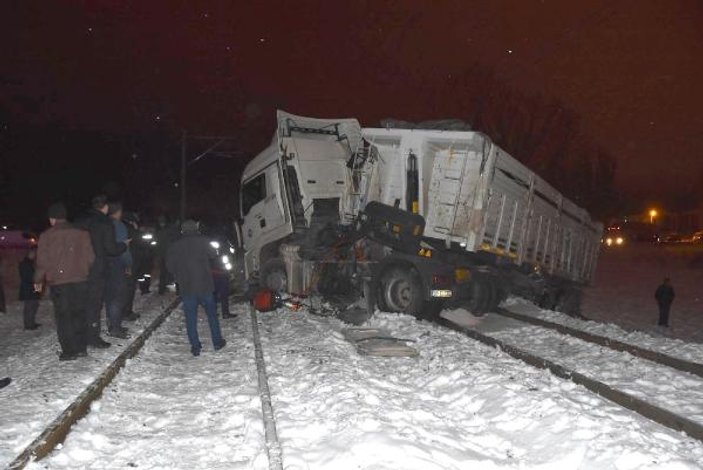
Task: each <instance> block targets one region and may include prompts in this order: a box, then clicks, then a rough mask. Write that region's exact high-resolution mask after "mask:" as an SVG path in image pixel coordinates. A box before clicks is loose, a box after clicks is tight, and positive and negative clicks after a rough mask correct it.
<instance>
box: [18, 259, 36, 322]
mask: <svg viewBox="0 0 703 470" xmlns="http://www.w3.org/2000/svg"><path fill="white" fill-rule="evenodd" d="M36 258H37V249H36V248H31V249H30V250H29V251H28V252H27V256H25V257H24V259H23V260H22V261H20V264H19V266H18V270H19V274H20V300H21V301H22V302H24V312H23V313H24V329H25V330H36V329H37V328H39V327H40V326H41V324H39V323H37V322H36V318H37V310H38V309H39V293H38V292H36V291H35V290H34V270H35V269H34V262H35V260H36Z"/></svg>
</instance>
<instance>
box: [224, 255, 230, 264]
mask: <svg viewBox="0 0 703 470" xmlns="http://www.w3.org/2000/svg"><path fill="white" fill-rule="evenodd" d="M222 263H223V264H229V256H227V255H224V256H223V257H222Z"/></svg>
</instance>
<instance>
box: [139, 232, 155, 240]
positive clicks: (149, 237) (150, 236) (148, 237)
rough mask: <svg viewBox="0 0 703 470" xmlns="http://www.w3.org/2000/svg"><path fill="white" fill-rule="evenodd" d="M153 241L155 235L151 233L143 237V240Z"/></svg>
mask: <svg viewBox="0 0 703 470" xmlns="http://www.w3.org/2000/svg"><path fill="white" fill-rule="evenodd" d="M153 239H154V235H152V234H150V233H145V234H143V235H142V240H153Z"/></svg>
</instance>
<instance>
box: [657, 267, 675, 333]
mask: <svg viewBox="0 0 703 470" xmlns="http://www.w3.org/2000/svg"><path fill="white" fill-rule="evenodd" d="M674 296H675V294H674V288H673V287H671V280H670V279H669V278H668V277H667V278H666V279H664V282H662V284H661V285H660V286H659V287H657V290H656V292H655V293H654V298H655V299H657V304H658V305H659V326H666V327H668V326H669V310H670V309H671V303H672V302H673V301H674Z"/></svg>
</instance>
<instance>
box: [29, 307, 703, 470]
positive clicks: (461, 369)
mask: <svg viewBox="0 0 703 470" xmlns="http://www.w3.org/2000/svg"><path fill="white" fill-rule="evenodd" d="M234 310H235V311H236V312H238V313H239V314H240V315H239V317H238V318H237V319H235V320H232V321H227V322H223V325H224V332H225V335H226V337H227V338H228V340H229V341H230V344H228V346H227V347H226V348H225V349H224V350H222V351H219V352H217V353H215V352H212V351H211V350H210V349H209V348H208V347H207V346H206V351H205V352H204V353H203V355H202V356H201V357H199V358H192V357H190V356H189V355H188V349H187V344H186V342H185V332H184V327H183V324H182V318H181V316H180V315H179V314H178V312H175V313H174V315H172V316H171V317H170V318H169V319H168V320H167V321H166V322H165V324H164V325H163V327H162V328H161V329H159V330H158V331H157V332H156V333H155V334H154V336H153V337H152V338H151V339H150V340H149V342H148V343H147V345H146V346H145V349H144V350H143V352H142V353H141V354H140V355H139V356H138V357H137V358H135V359H134V360H132V361H130V362H129V363H128V365H127V366H126V367H125V369H124V370H123V372H121V373H120V375H119V376H118V377H117V378H116V380H115V382H114V383H113V385H112V386H111V387H110V388H109V390H108V391H107V392H106V393H105V395H104V397H103V398H102V400H101V401H100V402H99V403H98V405H97V406H95V407H94V409H93V411H92V412H91V414H90V415H89V416H88V417H87V418H86V419H85V420H82V421H81V422H79V423H78V424H77V425H76V426H75V428H74V431H73V432H72V434H71V435H70V436H69V437H68V439H67V440H66V442H65V444H64V446H63V448H62V449H61V450H58V451H56V452H54V453H53V454H52V455H51V456H50V457H48V458H47V459H45V460H44V461H42V462H38V463H34V464H32V465H31V466H30V467H29V468H34V469H37V468H51V469H63V468H78V469H80V468H86V469H87V468H90V469H102V468H105V469H107V468H125V467H127V466H130V465H137V466H138V467H139V468H146V469H156V468H173V469H180V468H183V469H185V468H254V469H258V468H266V467H267V462H266V458H265V455H266V454H265V448H264V437H263V426H262V420H261V404H260V401H259V399H258V392H257V390H256V368H255V364H254V359H253V357H254V354H253V349H252V348H253V347H252V344H251V339H250V338H251V328H250V326H251V325H250V324H249V319H248V316H247V315H246V312H247V310H248V307H246V306H244V305H242V304H238V305H236V306H235V307H234ZM260 323H261V326H260V330H261V340H262V347H263V349H264V355H265V359H266V363H267V369H268V373H269V384H270V388H271V394H272V399H273V408H274V411H275V416H276V421H277V426H278V433H279V439H280V442H281V446H282V450H283V466H284V468H285V469H287V470H298V469H342V470H344V469H378V470H384V469H401V468H402V469H408V470H412V469H423V470H425V469H461V468H480V469H555V470H556V469H563V468H578V469H599V470H600V469H618V470H619V469H623V468H638V469H655V468H657V469H658V468H672V469H673V468H681V469H695V468H700V467H699V466H698V464H697V462H701V461H703V445H702V444H701V443H700V442H698V441H695V440H693V439H690V438H688V437H686V436H684V435H682V434H679V433H676V432H673V431H670V430H668V429H666V428H663V427H661V426H658V425H656V424H655V423H652V422H651V421H648V420H646V419H644V418H642V417H640V416H639V415H636V414H634V413H632V412H629V411H627V410H625V409H622V408H620V407H618V406H616V405H613V404H612V403H610V402H608V401H606V400H604V399H602V398H600V397H598V396H596V395H594V394H592V393H590V392H588V391H586V390H585V389H583V388H582V387H579V386H577V385H575V384H573V383H572V382H570V381H565V380H561V379H557V378H555V377H553V376H552V375H550V374H549V373H547V372H545V371H542V370H538V369H534V368H532V367H529V366H526V365H524V364H523V363H521V362H520V361H517V360H514V359H512V358H511V357H509V356H507V355H506V354H504V353H502V352H500V351H498V350H496V349H492V348H488V347H486V346H484V345H482V344H480V343H477V342H475V341H473V340H471V339H469V338H466V337H465V336H463V335H460V334H458V333H455V332H452V331H448V330H445V329H443V328H440V327H438V326H435V325H432V324H428V323H425V322H418V321H417V320H415V319H414V318H411V317H408V316H403V315H394V314H383V313H378V314H377V315H376V316H375V317H374V318H373V319H372V320H371V321H370V322H369V323H370V326H375V327H380V328H387V329H389V330H390V331H391V332H392V333H393V334H394V335H395V336H398V337H403V338H410V339H414V340H415V341H416V342H415V343H414V346H415V347H417V348H418V350H419V351H420V356H419V357H418V358H378V357H369V356H359V355H357V354H356V352H355V350H354V347H353V346H352V345H351V344H350V343H348V342H346V341H345V340H344V339H343V336H342V334H341V329H342V328H343V327H344V325H343V324H342V323H341V322H339V321H338V320H336V319H334V318H330V317H319V316H315V315H311V314H310V313H308V312H304V311H302V312H288V311H286V310H279V311H277V312H273V313H270V314H261V315H260ZM201 328H203V331H205V323H204V319H203V320H202V321H201Z"/></svg>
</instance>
